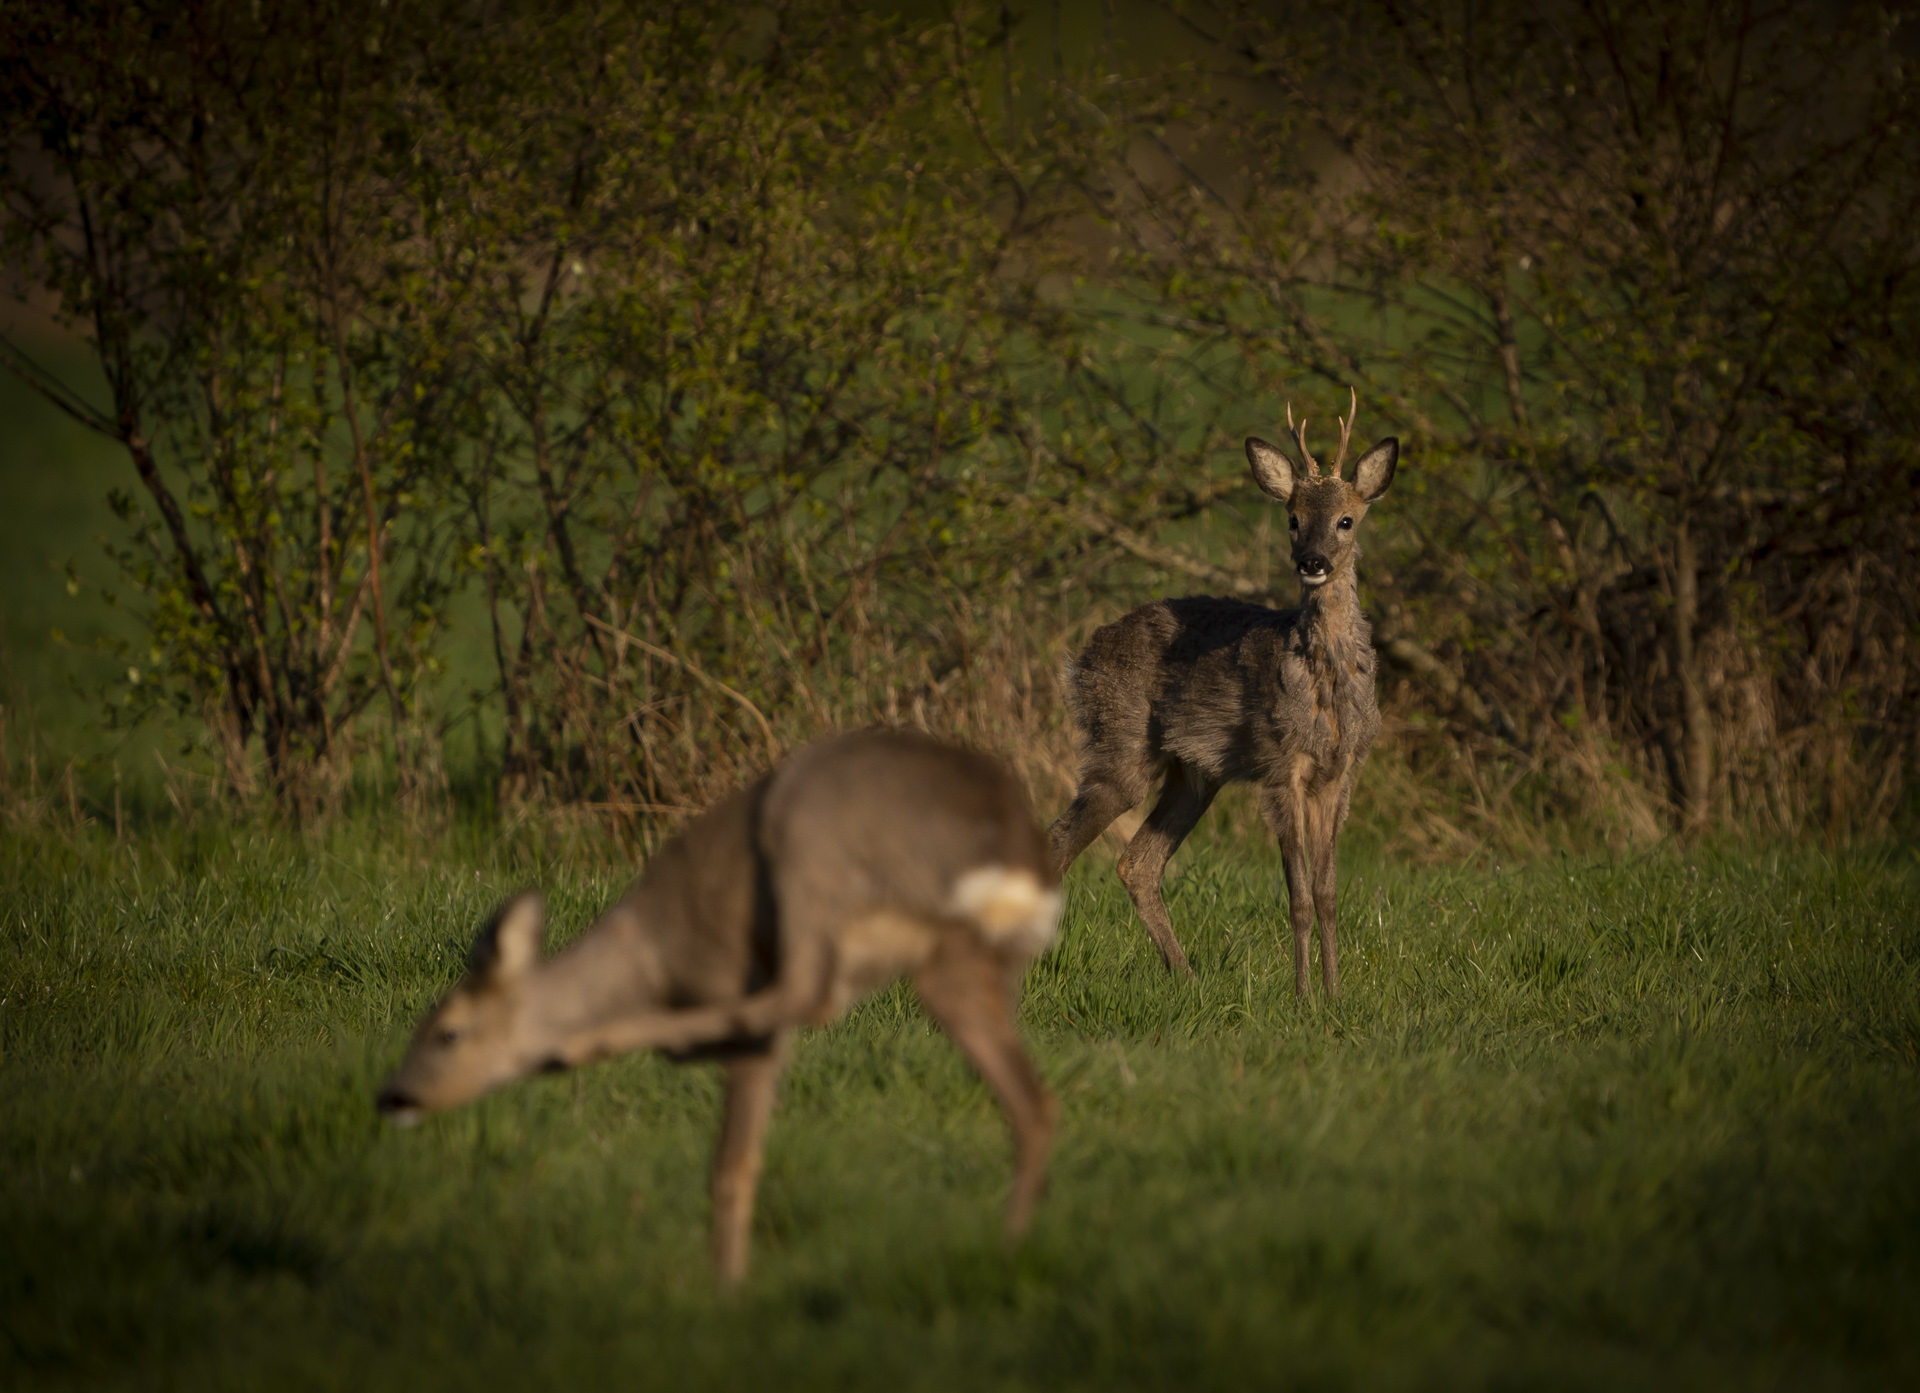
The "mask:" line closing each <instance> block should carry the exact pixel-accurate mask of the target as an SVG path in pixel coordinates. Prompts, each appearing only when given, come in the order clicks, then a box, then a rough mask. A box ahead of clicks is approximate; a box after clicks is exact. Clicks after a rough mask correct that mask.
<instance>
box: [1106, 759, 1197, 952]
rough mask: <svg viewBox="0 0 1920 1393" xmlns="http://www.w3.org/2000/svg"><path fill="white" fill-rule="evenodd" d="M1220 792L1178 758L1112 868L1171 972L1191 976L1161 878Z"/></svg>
mask: <svg viewBox="0 0 1920 1393" xmlns="http://www.w3.org/2000/svg"><path fill="white" fill-rule="evenodd" d="M1219 791H1220V785H1219V784H1217V783H1215V782H1214V781H1213V780H1211V779H1209V778H1208V777H1207V776H1206V775H1204V774H1202V773H1200V772H1199V771H1198V770H1196V769H1194V768H1193V767H1192V766H1190V765H1187V764H1183V763H1180V762H1178V761H1176V762H1175V763H1174V765H1173V766H1172V768H1170V769H1169V770H1168V771H1167V782H1166V784H1165V785H1164V786H1163V787H1162V788H1161V790H1160V801H1159V802H1157V803H1155V804H1154V805H1153V811H1152V812H1151V813H1149V814H1148V815H1147V820H1146V821H1145V822H1144V823H1142V824H1141V827H1140V830H1139V831H1138V832H1136V833H1134V835H1133V840H1132V841H1131V842H1128V843H1127V849H1126V851H1124V852H1123V853H1121V856H1120V863H1119V865H1117V866H1116V867H1114V869H1115V870H1116V871H1117V872H1118V873H1119V876H1120V883H1121V884H1122V885H1124V886H1126V887H1127V893H1128V894H1129V895H1131V896H1132V897H1133V907H1134V909H1135V910H1136V911H1137V912H1138V913H1139V915H1140V920H1141V922H1142V923H1144V924H1145V925H1146V926H1147V932H1148V933H1149V934H1151V935H1152V936H1153V942H1154V946H1155V947H1157V948H1158V949H1159V950H1160V956H1161V957H1162V958H1164V959H1166V963H1167V966H1168V967H1169V968H1171V969H1172V970H1173V971H1175V972H1178V973H1182V974H1186V975H1191V974H1192V972H1193V969H1192V967H1190V966H1188V964H1187V955H1186V953H1185V952H1183V951H1182V950H1181V947H1180V940H1179V939H1178V938H1176V937H1175V936H1174V933H1173V920H1172V918H1171V916H1169V915H1168V913H1167V905H1166V901H1165V900H1163V899H1162V898H1161V897H1160V877H1161V876H1162V875H1164V874H1165V873H1166V869H1167V862H1168V861H1169V860H1171V859H1172V857H1173V853H1174V852H1175V851H1176V850H1177V849H1178V848H1179V846H1180V843H1181V842H1184V841H1185V840H1186V839H1187V834H1188V833H1189V832H1191V831H1193V829H1194V825H1195V824H1196V823H1198V822H1199V821H1200V819H1201V817H1202V816H1203V815H1204V814H1205V813H1206V811H1207V809H1208V807H1210V806H1211V805H1212V803H1213V797H1214V795H1215V794H1216V793H1218V792H1219Z"/></svg>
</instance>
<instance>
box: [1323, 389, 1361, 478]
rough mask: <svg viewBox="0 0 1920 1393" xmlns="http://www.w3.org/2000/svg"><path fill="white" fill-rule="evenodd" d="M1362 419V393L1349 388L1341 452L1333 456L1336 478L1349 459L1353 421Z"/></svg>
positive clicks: (1342, 428)
mask: <svg viewBox="0 0 1920 1393" xmlns="http://www.w3.org/2000/svg"><path fill="white" fill-rule="evenodd" d="M1359 419H1360V394H1359V393H1358V392H1356V391H1354V390H1353V388H1351V387H1349V388H1347V419H1346V420H1344V421H1342V422H1341V423H1340V453H1339V454H1337V455H1335V456H1334V457H1333V468H1332V470H1331V471H1330V472H1331V473H1332V475H1333V477H1334V478H1336V479H1337V478H1339V477H1340V466H1341V465H1343V464H1345V463H1346V461H1347V441H1348V440H1349V439H1351V438H1352V436H1353V423H1354V422H1355V421H1357V420H1359Z"/></svg>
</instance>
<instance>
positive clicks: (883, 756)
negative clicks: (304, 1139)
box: [378, 731, 1060, 1281]
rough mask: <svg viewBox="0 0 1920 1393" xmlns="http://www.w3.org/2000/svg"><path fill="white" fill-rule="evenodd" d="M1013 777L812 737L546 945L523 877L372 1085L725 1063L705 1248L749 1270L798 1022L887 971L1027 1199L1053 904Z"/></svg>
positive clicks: (443, 1086) (908, 736)
mask: <svg viewBox="0 0 1920 1393" xmlns="http://www.w3.org/2000/svg"><path fill="white" fill-rule="evenodd" d="M1058 885H1059V877H1058V876H1056V875H1055V874H1054V873H1053V870H1052V868H1051V866H1050V864H1049V861H1048V856H1047V852H1046V845H1045V842H1044V841H1043V839H1042V837H1041V834H1040V831H1039V828H1038V827H1037V826H1036V825H1035V823H1034V820H1033V813H1032V811H1031V809H1030V808H1029V806H1028V803H1027V799H1026V794H1025V791H1024V790H1023V789H1022V788H1021V787H1020V785H1019V783H1018V782H1017V781H1016V780H1015V779H1014V778H1013V776H1012V775H1011V774H1010V773H1008V772H1007V770H1006V769H1005V768H1004V767H1003V766H1001V765H1000V764H999V763H998V762H997V761H995V760H992V759H989V758H988V757H986V756H984V755H980V754H977V753H974V752H971V751H967V750H962V749H957V748H955V747H953V746H949V745H944V744H941V743H939V742H937V741H934V740H932V739H929V738H928V737H926V736H922V735H918V734H914V733H911V732H902V731H863V732H860V733H857V734H852V735H844V736H839V737H836V738H834V739H829V740H824V741H821V742H820V743H818V744H816V745H812V746H810V747H808V748H806V749H804V750H801V751H800V752H798V753H797V754H795V755H793V756H792V757H790V758H789V759H788V760H787V761H786V762H785V763H783V764H782V765H780V766H779V767H778V768H777V769H775V770H774V771H773V772H772V773H770V774H768V775H767V776H765V777H764V778H762V779H761V780H760V781H759V782H758V783H756V784H754V785H753V786H752V787H751V788H748V789H744V790H742V791H740V792H738V793H735V794H733V795H731V796H730V797H728V798H726V799H724V800H722V801H721V802H720V803H719V804H717V805H715V806H714V807H713V808H712V809H710V810H709V811H708V812H706V813H705V814H703V815H702V816H701V817H699V818H697V819H695V820H694V821H693V822H692V823H690V824H688V826H687V827H686V828H685V830H684V831H682V832H681V833H680V835H679V836H677V837H675V838H674V839H673V840H672V841H670V842H668V843H667V845H666V846H664V847H663V848H661V850H660V852H659V854H657V855H656V856H655V857H654V858H653V859H652V861H651V862H650V863H649V864H648V865H647V868H646V870H645V872H644V873H643V874H642V875H641V876H640V878H639V879H638V880H637V881H635V882H634V884H633V886H632V887H631V888H630V889H628V891H627V892H626V894H624V895H623V896H622V897H621V898H620V900H619V902H618V903H616V904H615V905H614V906H613V907H612V908H611V909H609V910H608V911H607V912H606V913H605V914H604V915H602V916H601V918H600V919H599V921H598V922H597V923H595V924H594V926H593V927H592V928H590V929H588V930H587V932H586V933H585V934H583V935H582V936H581V937H580V938H579V939H578V940H577V941H576V942H575V943H573V944H572V945H571V946H570V947H568V948H567V949H566V950H565V951H563V952H561V953H558V954H556V955H554V956H553V957H551V958H545V959H543V958H542V955H541V939H542V935H543V932H544V926H543V916H542V909H541V903H540V897H539V896H538V895H537V894H533V893H526V894H522V895H519V896H516V897H515V898H513V899H512V900H509V901H508V902H507V904H506V905H505V906H504V907H503V908H502V909H501V911H500V913H499V914H498V916H497V917H496V918H495V920H494V921H493V923H492V924H490V925H489V926H488V927H487V929H486V930H485V931H484V932H482V934H481V935H480V938H479V940H478V941H477V942H476V943H475V945H474V950H473V955H472V960H471V965H470V967H469V970H468V972H467V974H466V976H465V977H464V978H462V979H461V981H460V982H459V983H458V984H457V985H455V987H454V988H453V990H452V991H451V992H449V993H448V995H447V996H446V998H445V999H444V1000H442V1001H441V1002H440V1004H439V1005H438V1006H436V1007H435V1008H434V1009H433V1010H432V1011H431V1012H429V1013H428V1014H427V1016H426V1018H425V1019H424V1020H423V1021H422V1022H421V1024H420V1027H419V1029H418V1031H417V1032H416V1033H415V1035H414V1039H413V1043H412V1045H411V1047H410V1048H409V1049H408V1051H407V1055H406V1058H405V1059H404V1060H402V1061H401V1064H400V1067H399V1068H398V1069H397V1070H396V1071H395V1072H394V1074H393V1076H392V1077H391V1078H390V1079H389V1080H388V1081H387V1083H386V1084H385V1086H384V1087H383V1088H382V1089H381V1091H380V1095H379V1099H378V1103H379V1107H380V1109H381V1111H382V1112H384V1113H385V1114H386V1115H387V1116H388V1117H390V1118H392V1119H393V1120H395V1121H399V1122H411V1121H414V1120H417V1118H418V1117H419V1116H420V1114H422V1113H424V1112H428V1111H432V1110H435V1109H439V1108H445V1107H450V1106H453V1105H455V1104H457V1103H461V1102H465V1101H467V1100H468V1099H471V1098H474V1097H477V1096H479V1095H480V1094H482V1093H484V1092H486V1091H488V1090H489V1089H492V1088H496V1087H498V1086H500V1085H501V1084H504V1083H507V1082H508V1081H510V1080H512V1079H516V1078H519V1077H521V1076H523V1075H526V1074H529V1073H536V1072H544V1071H550V1070H556V1069H565V1068H571V1067H573V1066H576V1065H580V1064H586V1063H589V1062H591V1061H593V1060H596V1059H603V1058H606V1057H607V1056H609V1055H614V1054H620V1053H624V1052H626V1051H630V1050H636V1049H661V1050H665V1051H668V1052H669V1053H671V1054H673V1055H675V1056H676V1057H679V1058H682V1059H689V1058H710V1059H717V1060H719V1061H720V1062H722V1064H723V1066H724V1067H725V1069H726V1071H727V1083H726V1104H725V1109H724V1116H723V1120H722V1124H721V1132H720V1142H719V1147H718V1149H717V1151H716V1153H715V1157H714V1168H713V1255H714V1263H715V1266H716V1269H717V1271H718V1273H719V1275H720V1278H721V1279H722V1280H723V1281H734V1280H737V1279H738V1278H739V1277H740V1276H741V1275H742V1274H743V1273H744V1272H745V1270H746V1265H747V1239H748V1232H749V1228H750V1225H751V1221H752V1215H753V1200H754V1192H755V1189H756V1186H757V1184H758V1180H759V1174H760V1156H761V1147H762V1143H763V1140H764V1138H765V1135H766V1128H767V1122H768V1119H769V1117H770V1116H771V1113H772V1109H773V1100H774V1087H775V1083H776V1082H777V1080H778V1078H779V1075H780V1071H781V1069H782V1067H783V1065H784V1064H785V1062H786V1059H787V1057H788V1054H789V1052H790V1050H791V1046H792V1039H793V1035H794V1032H795V1031H796V1030H797V1029H798V1028H799V1027H801V1026H804V1025H821V1024H825V1023H826V1022H827V1021H830V1020H832V1019H833V1018H834V1017H835V1016H837V1015H839V1014H840V1013H841V1012H843V1011H845V1010H846V1009H847V1008H848V1007H849V1006H851V1005H853V1004H854V1003H855V1002H857V1001H859V1000H860V999H861V998H862V997H864V996H866V995H868V994H869V993H871V992H873V991H875V990H877V989H879V988H880V987H883V986H885V985H886V984H887V983H889V982H891V981H892V980H894V979H895V978H896V977H899V976H902V975H906V976H908V977H910V978H911V980H912V981H913V984H914V987H915V990H916V991H917V992H918V993H919V995H920V999H921V1000H922V1002H924V1003H925V1005H926V1008H927V1012H928V1014H929V1015H931V1016H932V1017H933V1018H934V1019H935V1020H936V1021H937V1022H939V1024H940V1025H941V1026H942V1027H943V1028H944V1029H945V1030H946V1031H947V1033H948V1034H949V1035H951V1036H952V1037H953V1039H954V1042H955V1043H956V1044H957V1045H959V1047H960V1048H961V1050H962V1051H963V1052H964V1053H965V1054H966V1055H967V1057H968V1058H969V1059H970V1060H971V1061H972V1062H973V1064H974V1066H975V1067H976V1068H977V1069H978V1070H979V1071H980V1073H981V1075H982V1077H984V1078H985V1080H986V1082H987V1083H988V1085H989V1086H990V1087H991V1088H992V1089H993V1091H994V1093H995V1094H996V1095H997V1096H998V1097H999V1100H1000V1103H1001V1106H1002V1107H1003V1108H1004V1109H1005V1110H1006V1114H1007V1118H1008V1121H1009V1122H1010V1123H1011V1124H1012V1128H1013V1134H1014V1147H1015V1154H1016V1174H1015V1178H1014V1185H1013V1193H1012V1195H1011V1197H1010V1198H1009V1200H1008V1204H1007V1214H1006V1221H1007V1229H1008V1232H1009V1234H1011V1235H1018V1234H1019V1233H1021V1232H1022V1231H1024V1229H1025V1228H1026V1226H1027V1223H1028V1221H1029V1220H1030V1218H1031V1217H1032V1213H1033V1208H1034V1204H1035V1202H1036V1201H1037V1200H1038V1199H1039V1196H1040V1191H1041V1188H1042V1185H1043V1183H1044V1180H1045V1175H1046V1162H1047V1151H1048V1146H1049V1143H1050V1140H1051V1136H1052V1131H1053V1122H1054V1113H1055V1105H1054V1102H1053V1099H1052V1097H1051V1096H1050V1095H1049V1094H1048V1093H1047V1091H1046V1088H1045V1087H1044V1086H1043V1085H1042V1083H1041V1081H1040V1076H1039V1074H1038V1073H1037V1071H1036V1070H1035V1069H1034V1067H1033V1063H1032V1061H1031V1060H1030V1059H1029V1057H1028V1056H1027V1053H1026V1050H1025V1049H1024V1048H1023V1047H1022V1045H1021V1042H1020V1037H1019V1034H1018V1032H1017V1031H1016V1030H1015V1028H1014V1004H1015V1000H1016V997H1017V993H1018V990H1019V984H1020V978H1021V975H1022V973H1023V972H1024V970H1025V968H1026V966H1027V964H1028V963H1029V962H1031V961H1032V960H1033V958H1034V957H1035V956H1036V955H1037V954H1038V953H1040V952H1041V951H1043V950H1044V949H1045V947H1046V946H1047V944H1048V943H1049V942H1050V941H1051V939H1052V936H1053V931H1054V925H1055V923H1056V921H1057V919H1058V917H1059V910H1060V896H1059V891H1058Z"/></svg>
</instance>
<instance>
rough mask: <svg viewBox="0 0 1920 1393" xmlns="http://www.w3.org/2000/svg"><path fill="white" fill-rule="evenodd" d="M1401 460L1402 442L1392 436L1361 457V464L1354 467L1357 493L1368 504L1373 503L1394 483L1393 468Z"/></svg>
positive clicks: (1354, 483)
mask: <svg viewBox="0 0 1920 1393" xmlns="http://www.w3.org/2000/svg"><path fill="white" fill-rule="evenodd" d="M1399 460H1400V442H1399V440H1397V439H1396V438H1394V437H1393V436H1391V435H1390V436H1388V437H1387V438H1386V439H1385V440H1382V441H1381V442H1380V443H1379V444H1378V445H1375V446H1374V447H1373V448H1372V449H1371V450H1369V451H1367V452H1366V453H1365V454H1364V455H1362V456H1360V462H1359V463H1358V464H1356V465H1354V466H1353V487H1354V490H1355V492H1357V493H1358V494H1359V495H1360V496H1361V497H1362V498H1364V499H1366V500H1367V502H1369V503H1371V502H1373V500H1374V499H1376V498H1378V497H1379V496H1380V495H1381V494H1383V493H1385V492H1386V491H1387V485H1388V484H1390V483H1392V482H1393V466H1394V465H1395V464H1397V463H1398V462H1399Z"/></svg>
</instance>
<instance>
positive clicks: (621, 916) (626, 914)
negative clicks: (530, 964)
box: [527, 903, 667, 1044]
mask: <svg viewBox="0 0 1920 1393" xmlns="http://www.w3.org/2000/svg"><path fill="white" fill-rule="evenodd" d="M666 1004H667V986H666V973H665V972H664V971H663V970H662V965H661V963H660V959H659V953H658V951H657V949H656V947H655V945H654V943H653V941H652V938H651V936H650V935H649V934H647V932H646V931H645V929H644V928H643V927H642V923H641V919H640V916H639V915H638V914H636V913H635V912H634V911H633V910H632V909H630V908H628V907H627V906H626V905H625V904H624V903H623V904H620V905H616V906H615V907H614V908H613V909H611V910H609V911H608V912H607V913H606V914H605V915H604V916H602V918H601V919H600V921H599V922H598V923H597V924H595V925H594V926H593V927H592V928H591V929H589V930H588V931H587V932H586V933H584V934H582V935H581V936H580V937H579V938H578V939H577V940H575V941H574V942H573V943H572V944H571V945H570V946H569V947H567V948H566V949H565V950H564V951H563V952H560V953H557V954H555V955H554V956H553V957H551V958H549V959H547V960H546V961H545V962H544V963H541V964H540V965H539V966H538V967H537V968H535V969H534V976H533V978H532V980H531V981H530V982H529V983H528V984H527V1005H528V1007H529V1010H528V1017H527V1025H528V1027H529V1029H530V1030H531V1032H532V1033H533V1034H534V1035H535V1036H537V1037H538V1038H539V1040H540V1041H541V1042H542V1043H543V1044H544V1043H557V1042H559V1041H562V1040H566V1039H569V1038H572V1037H574V1036H577V1035H579V1034H581V1033H582V1032H584V1031H591V1030H593V1029H595V1028H597V1027H600V1026H605V1025H608V1024H611V1023H612V1022H615V1021H620V1020H625V1019H628V1018H631V1017H633V1016H635V1015H640V1014H643V1013H646V1012H650V1011H658V1010H660V1009H662V1008H663V1007H665V1006H666Z"/></svg>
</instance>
